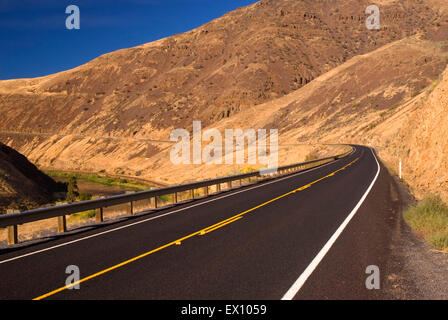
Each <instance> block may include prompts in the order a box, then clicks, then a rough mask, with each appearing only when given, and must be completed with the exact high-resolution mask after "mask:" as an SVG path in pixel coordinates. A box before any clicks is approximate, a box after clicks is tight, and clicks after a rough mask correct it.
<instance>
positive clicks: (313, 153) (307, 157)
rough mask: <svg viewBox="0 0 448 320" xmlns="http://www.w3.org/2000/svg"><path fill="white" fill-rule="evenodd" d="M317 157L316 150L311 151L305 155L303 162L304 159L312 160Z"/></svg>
mask: <svg viewBox="0 0 448 320" xmlns="http://www.w3.org/2000/svg"><path fill="white" fill-rule="evenodd" d="M317 159H319V156H318V154H317V152H316V151H311V152H310V153H308V155H307V156H306V157H305V162H306V161H313V160H317Z"/></svg>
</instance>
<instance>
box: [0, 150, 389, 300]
mask: <svg viewBox="0 0 448 320" xmlns="http://www.w3.org/2000/svg"><path fill="white" fill-rule="evenodd" d="M390 180H391V177H390V176H389V174H388V172H387V170H386V169H385V168H384V167H383V166H382V164H381V163H380V162H379V160H377V158H376V156H375V155H374V152H373V151H372V150H371V149H370V148H367V147H362V146H356V151H355V152H354V153H353V154H352V155H350V156H348V157H346V158H343V159H339V160H337V161H335V162H332V163H330V164H327V165H324V166H321V167H318V168H314V169H310V170H308V171H305V172H301V173H296V174H292V175H289V176H286V177H282V178H278V179H275V180H271V181H268V182H263V183H259V184H254V185H249V186H245V187H242V188H239V189H235V190H233V191H229V192H222V193H220V194H217V195H212V196H209V197H207V198H204V199H199V200H195V201H194V202H188V203H184V204H181V205H178V206H176V207H172V208H167V209H160V210H158V211H155V212H152V213H148V214H146V215H140V216H138V217H135V218H132V219H129V220H126V221H121V222H117V223H114V224H109V225H106V226H102V227H98V228H94V229H89V230H86V231H80V232H76V233H74V234H69V235H66V236H63V237H58V238H56V239H52V240H50V241H41V242H37V243H32V244H30V245H28V246H22V247H18V248H16V249H6V250H3V251H0V274H1V275H2V281H1V282H0V299H1V300H4V299H39V300H45V299H61V300H68V299H155V300H162V299H168V300H171V299H176V300H179V299H181V300H184V299H188V300H190V299H207V300H228V299H232V300H233V299H238V300H253V299H261V300H264V299H269V300H270V299H273V300H280V299H284V300H290V299H384V298H387V290H367V289H366V286H365V280H366V278H367V277H368V275H367V274H366V273H365V269H366V267H367V266H369V265H377V266H379V268H380V270H381V273H382V274H386V273H387V258H388V254H389V250H390V248H389V247H390V237H391V233H392V230H393V225H394V219H396V217H395V216H394V212H393V211H391V209H390V208H391V207H392V206H393V205H394V204H393V203H391V201H392V200H391V199H390V198H391V196H390V193H391V192H390ZM69 265H76V266H78V267H79V270H80V278H81V280H80V283H79V286H80V288H79V289H78V290H68V289H67V288H66V287H65V281H66V278H67V277H68V274H66V273H65V272H66V268H67V266H69ZM381 280H382V283H383V282H384V279H383V278H382V279H381Z"/></svg>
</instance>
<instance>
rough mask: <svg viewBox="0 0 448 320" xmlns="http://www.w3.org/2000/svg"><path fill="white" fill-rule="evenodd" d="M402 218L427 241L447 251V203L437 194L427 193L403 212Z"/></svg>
mask: <svg viewBox="0 0 448 320" xmlns="http://www.w3.org/2000/svg"><path fill="white" fill-rule="evenodd" d="M404 219H405V220H406V222H407V223H408V224H409V225H410V226H411V228H412V229H413V230H414V231H415V232H416V233H417V235H419V236H421V237H422V238H424V239H425V240H426V241H427V242H428V243H430V244H431V245H433V246H434V247H436V248H437V249H439V250H443V251H445V252H448V205H446V204H445V203H444V202H443V201H442V199H441V198H440V196H439V195H428V196H427V197H425V199H423V201H421V202H420V203H419V204H418V205H417V206H415V207H411V208H409V209H408V210H407V211H406V212H405V213H404Z"/></svg>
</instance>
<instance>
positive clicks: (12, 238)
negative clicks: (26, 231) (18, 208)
mask: <svg viewBox="0 0 448 320" xmlns="http://www.w3.org/2000/svg"><path fill="white" fill-rule="evenodd" d="M18 238H19V237H18V232H17V225H14V226H9V227H8V244H9V245H11V244H17V243H18V242H19V239H18Z"/></svg>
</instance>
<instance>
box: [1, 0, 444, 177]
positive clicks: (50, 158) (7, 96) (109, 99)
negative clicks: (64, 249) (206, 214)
mask: <svg viewBox="0 0 448 320" xmlns="http://www.w3.org/2000/svg"><path fill="white" fill-rule="evenodd" d="M376 3H377V4H378V5H379V6H380V9H381V29H380V30H378V31H369V30H367V28H366V26H365V19H366V17H367V15H366V14H365V13H364V12H365V9H366V7H367V6H368V5H370V4H371V2H370V1H364V0H346V1H327V0H303V1H297V0H272V1H268V0H263V1H260V2H257V3H256V4H254V5H251V6H249V7H245V8H241V9H238V10H236V11H233V12H230V13H228V14H226V15H224V16H223V17H221V18H219V19H216V20H214V21H212V22H210V23H208V24H206V25H204V26H202V27H200V28H197V29H195V30H192V31H190V32H187V33H184V34H179V35H175V36H173V37H170V38H166V39H162V40H159V41H156V42H153V43H149V44H144V45H142V46H139V47H135V48H130V49H124V50H120V51H117V52H112V53H110V54H106V55H104V56H101V57H99V58H97V59H95V60H93V61H91V62H89V63H87V64H85V65H83V66H80V67H78V68H75V69H73V70H69V71H65V72H61V73H58V74H54V75H50V76H46V77H42V78H36V79H20V80H8V81H0V112H1V113H2V116H3V121H2V123H1V127H0V140H1V141H3V142H5V143H7V144H8V145H11V146H13V147H14V148H16V149H17V150H19V151H20V152H22V153H24V154H26V155H27V156H28V157H29V158H30V159H31V160H32V161H33V162H35V163H38V164H39V165H41V166H44V167H52V168H55V169H81V170H92V171H100V170H106V171H108V172H110V173H120V174H129V175H141V176H144V177H146V178H148V179H151V180H156V181H157V180H158V179H161V177H164V178H166V179H168V180H167V181H166V182H171V183H174V182H180V181H185V180H188V179H191V178H192V176H194V177H196V174H197V175H200V174H201V172H202V173H203V172H204V170H202V169H201V168H200V167H197V166H196V167H194V168H192V167H188V168H185V167H181V166H180V167H177V168H173V166H172V165H171V164H170V162H169V159H168V158H167V157H168V153H169V149H170V147H171V144H170V143H167V142H166V140H167V139H168V138H169V133H170V131H171V130H172V129H173V128H187V129H191V126H192V122H193V120H201V121H202V122H203V124H204V126H205V125H208V126H209V127H210V126H213V127H217V128H233V127H243V128H247V127H251V128H279V129H280V133H281V136H280V143H281V144H284V145H288V144H297V143H306V144H308V143H316V142H364V143H367V142H368V141H369V140H368V139H369V138H368V137H369V135H370V133H371V131H372V130H373V129H375V127H377V126H378V125H379V124H381V123H382V122H384V121H385V120H387V119H389V118H390V117H391V116H393V115H394V114H395V113H396V112H398V111H399V110H401V109H400V108H399V106H401V105H402V104H404V103H406V102H407V101H410V100H412V99H414V98H415V97H416V96H418V95H419V94H420V93H421V92H422V91H424V90H426V88H428V87H429V86H431V85H432V84H433V83H434V82H436V81H437V80H438V79H439V76H440V74H441V73H442V72H443V70H444V69H445V65H446V49H447V44H446V43H445V42H444V41H445V39H447V34H448V33H447V31H448V19H447V11H446V8H447V4H446V3H445V1H441V0H400V1H398V0H397V1H394V0H381V1H377V2H376ZM330 4H331V5H330ZM323 93H325V94H323ZM293 149H294V148H290V147H285V153H288V152H290V151H291V150H293ZM308 151H309V150H306V152H308ZM292 159H293V160H294V161H297V160H299V159H300V158H298V157H297V156H294V157H289V156H285V157H284V161H289V160H291V161H292ZM223 170H228V169H223ZM193 172H194V174H193ZM223 172H224V171H223ZM220 173H222V172H213V174H220ZM170 179H171V180H170ZM172 179H177V180H180V181H177V180H176V181H172ZM164 182H165V181H164Z"/></svg>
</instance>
